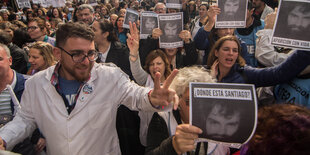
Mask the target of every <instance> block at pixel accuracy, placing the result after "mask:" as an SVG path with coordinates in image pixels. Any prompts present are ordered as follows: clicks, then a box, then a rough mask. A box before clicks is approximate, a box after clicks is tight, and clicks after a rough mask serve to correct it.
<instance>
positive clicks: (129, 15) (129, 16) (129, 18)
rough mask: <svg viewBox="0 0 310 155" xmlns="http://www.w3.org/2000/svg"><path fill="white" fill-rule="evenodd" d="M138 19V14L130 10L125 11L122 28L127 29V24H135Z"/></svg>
mask: <svg viewBox="0 0 310 155" xmlns="http://www.w3.org/2000/svg"><path fill="white" fill-rule="evenodd" d="M138 19H139V12H137V11H135V10H132V9H126V14H125V21H124V24H123V27H124V28H129V22H131V23H134V22H135V23H136V22H137V21H138Z"/></svg>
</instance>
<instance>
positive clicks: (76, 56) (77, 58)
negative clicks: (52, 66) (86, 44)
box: [57, 47, 98, 63]
mask: <svg viewBox="0 0 310 155" xmlns="http://www.w3.org/2000/svg"><path fill="white" fill-rule="evenodd" d="M57 48H59V49H61V50H63V51H64V52H65V53H67V54H68V55H70V56H71V58H72V61H73V62H75V63H80V62H83V61H84V60H85V58H86V57H87V59H88V60H89V61H96V59H97V58H98V53H97V51H96V50H90V51H88V53H87V55H85V54H84V53H83V51H81V52H77V53H73V54H71V53H69V52H68V51H66V50H65V49H63V48H61V47H57Z"/></svg>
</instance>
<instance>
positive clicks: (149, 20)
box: [140, 11, 158, 39]
mask: <svg viewBox="0 0 310 155" xmlns="http://www.w3.org/2000/svg"><path fill="white" fill-rule="evenodd" d="M140 25H141V26H140V38H141V39H146V38H147V36H148V35H150V34H152V31H153V29H154V28H157V27H158V20H157V14H156V13H155V12H151V11H145V12H142V13H141V24H140Z"/></svg>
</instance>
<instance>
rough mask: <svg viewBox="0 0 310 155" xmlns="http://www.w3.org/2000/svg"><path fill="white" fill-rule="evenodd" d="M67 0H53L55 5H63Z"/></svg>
mask: <svg viewBox="0 0 310 155" xmlns="http://www.w3.org/2000/svg"><path fill="white" fill-rule="evenodd" d="M65 3H66V0H51V4H52V5H53V7H63V6H65Z"/></svg>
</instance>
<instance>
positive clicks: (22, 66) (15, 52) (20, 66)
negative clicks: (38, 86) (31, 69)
mask: <svg viewBox="0 0 310 155" xmlns="http://www.w3.org/2000/svg"><path fill="white" fill-rule="evenodd" d="M8 48H9V49H10V53H11V56H12V59H13V62H12V65H11V68H12V69H14V70H15V71H16V72H18V73H22V74H26V73H27V70H28V68H27V63H28V56H27V54H26V52H25V51H24V50H22V49H21V48H19V47H18V46H17V45H15V44H12V43H11V44H9V45H8Z"/></svg>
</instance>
